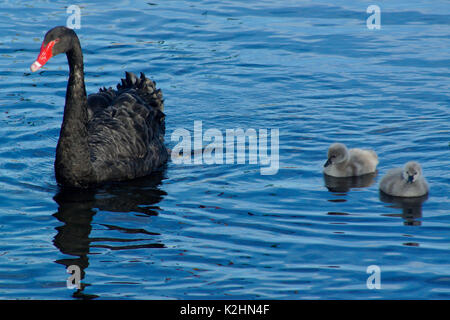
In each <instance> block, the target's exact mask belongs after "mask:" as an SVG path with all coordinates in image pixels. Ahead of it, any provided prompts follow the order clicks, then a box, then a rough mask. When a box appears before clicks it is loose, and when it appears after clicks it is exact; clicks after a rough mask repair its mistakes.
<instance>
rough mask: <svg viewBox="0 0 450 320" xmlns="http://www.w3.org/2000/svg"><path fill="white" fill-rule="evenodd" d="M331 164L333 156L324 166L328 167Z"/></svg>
mask: <svg viewBox="0 0 450 320" xmlns="http://www.w3.org/2000/svg"><path fill="white" fill-rule="evenodd" d="M330 164H331V158H328V160H327V162H325V164H324V165H323V166H324V167H328V166H329V165H330Z"/></svg>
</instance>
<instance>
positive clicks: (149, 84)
mask: <svg viewBox="0 0 450 320" xmlns="http://www.w3.org/2000/svg"><path fill="white" fill-rule="evenodd" d="M121 81H122V83H119V84H118V85H117V89H118V90H119V91H122V90H130V89H132V90H135V91H136V93H137V94H138V96H139V97H140V98H141V99H143V100H144V101H145V102H146V103H147V104H149V105H150V106H152V107H154V108H156V109H158V110H160V111H164V99H163V95H162V92H161V89H156V82H154V81H152V80H150V79H148V78H147V77H146V76H145V75H144V73H142V72H141V77H140V78H138V77H136V75H135V74H134V73H131V72H125V79H121Z"/></svg>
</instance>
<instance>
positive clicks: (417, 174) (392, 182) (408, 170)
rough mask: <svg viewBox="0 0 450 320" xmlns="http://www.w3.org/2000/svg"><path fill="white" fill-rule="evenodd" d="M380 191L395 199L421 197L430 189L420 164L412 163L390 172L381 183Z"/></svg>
mask: <svg viewBox="0 0 450 320" xmlns="http://www.w3.org/2000/svg"><path fill="white" fill-rule="evenodd" d="M380 190H381V191H383V192H384V193H386V194H388V195H391V196H394V197H421V196H423V195H426V194H427V193H428V190H429V188H428V183H427V180H426V179H425V178H424V177H423V176H422V168H421V166H420V164H418V163H417V162H414V161H410V162H408V163H407V164H405V166H404V167H403V168H397V169H391V170H389V171H388V172H387V173H386V175H385V176H384V177H383V179H381V181H380Z"/></svg>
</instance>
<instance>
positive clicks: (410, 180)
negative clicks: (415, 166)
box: [407, 175, 414, 183]
mask: <svg viewBox="0 0 450 320" xmlns="http://www.w3.org/2000/svg"><path fill="white" fill-rule="evenodd" d="M413 181H414V176H410V175H408V181H407V182H408V183H413Z"/></svg>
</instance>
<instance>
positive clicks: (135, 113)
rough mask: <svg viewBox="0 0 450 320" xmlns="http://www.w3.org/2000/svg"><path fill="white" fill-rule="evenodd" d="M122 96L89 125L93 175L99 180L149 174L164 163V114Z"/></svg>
mask: <svg viewBox="0 0 450 320" xmlns="http://www.w3.org/2000/svg"><path fill="white" fill-rule="evenodd" d="M139 100H140V99H139V98H138V97H136V96H135V95H133V94H130V93H122V94H121V95H120V96H119V97H117V98H116V99H115V100H114V104H113V105H112V106H109V107H107V108H105V109H103V110H101V111H98V112H97V113H96V114H95V117H93V118H92V119H91V121H90V122H89V125H88V131H89V146H90V150H91V160H92V163H93V166H94V171H96V172H99V173H101V178H99V179H102V180H112V179H117V178H119V177H120V178H124V177H126V178H128V179H132V178H136V177H139V176H143V175H146V174H149V173H150V172H151V171H152V170H154V169H155V168H157V167H158V166H160V165H161V164H162V163H163V162H165V161H166V160H167V157H168V155H167V149H166V147H165V146H164V133H165V127H164V114H163V113H162V112H161V111H160V110H159V109H157V108H151V107H149V106H147V105H145V104H141V103H140V102H141V101H139Z"/></svg>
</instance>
